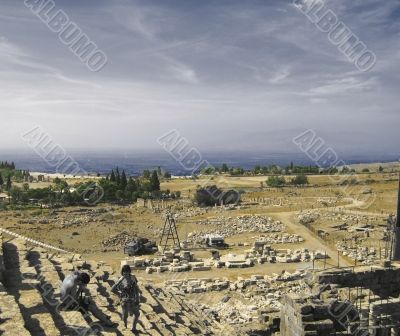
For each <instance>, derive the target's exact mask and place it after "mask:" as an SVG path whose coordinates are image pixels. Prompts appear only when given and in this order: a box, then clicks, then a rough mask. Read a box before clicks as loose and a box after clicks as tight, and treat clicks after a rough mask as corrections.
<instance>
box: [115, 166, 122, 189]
mask: <svg viewBox="0 0 400 336" xmlns="http://www.w3.org/2000/svg"><path fill="white" fill-rule="evenodd" d="M115 182H117V185H120V184H121V174H120V173H119V169H118V167H117V170H116V171H115Z"/></svg>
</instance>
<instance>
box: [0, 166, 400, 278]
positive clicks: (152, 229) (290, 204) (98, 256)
mask: <svg viewBox="0 0 400 336" xmlns="http://www.w3.org/2000/svg"><path fill="white" fill-rule="evenodd" d="M223 178H224V179H225V181H224V183H225V184H224V186H228V187H229V188H241V189H243V190H244V191H245V194H243V200H244V201H245V202H249V204H248V205H247V206H244V207H242V208H241V209H237V210H233V211H222V210H221V209H219V208H213V209H209V211H208V212H207V213H204V214H200V215H196V216H193V217H191V218H189V219H185V220H182V221H181V222H178V231H179V234H180V236H181V237H183V238H182V239H184V237H186V236H187V234H188V233H189V232H192V231H193V230H196V229H199V227H198V226H197V225H196V224H195V221H196V220H198V219H204V218H215V217H218V216H221V215H222V216H224V217H225V216H226V217H236V216H240V215H243V214H253V215H254V214H258V215H265V216H270V217H272V218H274V219H279V220H281V221H282V222H283V223H284V224H285V225H286V227H287V232H289V233H297V234H300V235H301V236H303V238H304V239H305V242H304V243H302V244H295V245H290V246H282V245H277V246H275V247H276V248H284V247H286V248H292V249H297V248H302V247H305V248H308V249H309V250H321V251H326V252H327V254H328V255H329V256H330V257H331V259H330V260H328V261H327V264H326V265H325V266H326V267H329V266H330V265H337V263H338V253H337V251H336V249H335V247H334V242H335V237H336V236H335V235H332V236H331V243H330V244H327V242H325V241H323V240H322V239H320V238H319V237H317V236H316V235H315V234H313V233H312V232H311V231H309V230H308V229H307V228H305V227H304V226H302V225H300V224H299V223H298V222H297V220H296V218H295V214H296V212H298V211H305V210H307V209H326V210H329V209H330V210H337V209H344V210H345V211H346V212H348V213H352V214H367V215H370V216H375V217H376V216H380V218H382V221H384V219H385V218H387V215H388V214H389V213H392V212H395V209H396V201H397V186H398V181H397V174H395V173H385V174H377V173H371V174H360V175H357V178H358V180H359V181H361V182H362V183H364V184H362V185H358V186H356V187H355V188H352V189H347V190H346V189H345V188H343V187H341V186H338V185H335V183H334V182H333V181H332V179H331V178H330V177H327V176H310V178H309V180H310V183H311V185H312V186H310V187H306V188H295V187H285V188H283V189H282V190H276V189H269V188H261V185H260V182H265V181H266V179H267V177H265V176H256V177H223ZM367 180H373V181H374V182H372V183H371V182H370V183H368V184H365V182H366V181H367ZM206 181H207V180H205V179H201V178H200V179H198V180H191V179H174V180H171V181H164V182H163V183H162V189H167V188H168V189H170V190H172V191H174V190H181V191H183V195H184V197H189V195H192V196H193V194H194V190H195V189H196V186H197V185H202V183H205V182H206ZM222 182H223V181H221V180H220V179H218V178H216V179H214V180H212V181H208V182H207V183H208V184H214V183H215V184H218V183H222ZM365 186H367V187H368V188H370V189H371V192H372V194H373V195H374V196H375V198H374V202H373V203H371V204H369V205H368V206H367V207H365V208H364V207H363V205H364V203H363V199H362V198H361V199H360V198H359V196H360V195H359V192H360V190H362V189H361V188H362V187H365ZM327 198H328V199H333V200H334V201H335V202H334V203H333V204H330V205H321V202H320V201H321V199H327ZM254 199H267V203H266V204H260V203H258V202H253V203H252V201H254ZM268 200H270V201H268ZM188 202H189V203H190V201H189V200H185V202H180V206H183V205H182V204H183V203H185V204H188ZM268 202H269V203H268ZM181 203H182V204H181ZM185 206H186V207H187V205H185ZM100 208H102V209H104V212H103V213H99V214H95V215H94V216H93V217H90V216H86V215H85V211H86V210H88V209H89V210H93V209H100ZM163 224H164V222H163V219H162V218H161V214H160V213H154V212H153V211H151V210H148V209H144V208H136V206H135V205H131V206H116V205H101V206H99V207H96V208H83V212H82V208H77V207H71V208H65V209H61V210H60V211H55V212H54V211H52V210H48V209H43V210H40V209H25V210H14V211H11V210H9V211H3V212H2V216H1V217H0V225H1V227H3V228H8V229H10V230H13V231H15V232H18V233H20V234H23V235H26V236H28V237H30V238H33V239H37V240H40V241H44V242H46V243H49V244H53V245H55V246H58V247H61V248H63V249H66V250H70V251H75V252H77V253H81V254H83V255H84V257H85V258H87V259H94V260H103V261H106V262H108V263H110V264H111V265H112V266H113V267H114V268H115V270H118V269H119V266H120V262H121V260H122V259H124V258H125V255H124V254H123V252H122V251H121V250H118V251H105V250H104V247H103V246H102V244H101V242H102V241H103V240H104V239H107V238H109V237H110V236H113V235H115V234H118V233H120V232H122V231H127V232H128V233H129V234H131V235H136V236H144V237H147V238H149V239H152V240H154V241H156V242H158V241H159V239H160V236H159V230H160V229H161V228H162V227H163ZM318 225H319V226H320V227H328V226H329V225H332V223H324V222H319V223H318ZM214 227H215V226H213V225H210V226H206V227H204V226H201V230H203V231H204V232H207V230H209V229H212V228H214ZM255 236H256V234H254V233H251V234H250V233H249V234H241V235H237V236H234V237H231V238H228V239H227V242H228V243H236V242H240V241H244V242H248V243H250V244H252V243H253V242H254V240H255ZM340 238H341V236H340V234H338V236H337V239H340ZM246 249H249V247H234V248H231V249H230V250H227V251H224V252H223V253H243V252H244V250H246ZM194 252H195V254H196V256H198V257H202V258H208V257H209V256H210V251H209V250H205V249H203V250H195V251H194ZM339 264H340V265H349V264H351V262H350V260H348V259H346V258H344V257H342V256H339ZM311 266H312V265H310V264H305V263H295V264H264V265H257V266H255V267H252V268H245V269H223V270H218V269H216V270H212V271H209V272H197V273H195V272H190V273H185V274H183V275H182V276H183V277H189V278H194V277H228V278H230V279H236V278H237V277H238V276H244V277H247V276H250V275H252V274H271V273H280V272H282V271H283V270H286V271H294V270H296V269H299V268H305V267H311ZM315 267H323V263H317V264H316V265H315ZM138 275H139V276H140V277H143V278H145V279H146V281H163V280H165V279H166V278H168V277H169V275H168V274H166V275H164V274H162V275H154V274H152V275H146V274H145V273H144V272H142V271H140V272H138Z"/></svg>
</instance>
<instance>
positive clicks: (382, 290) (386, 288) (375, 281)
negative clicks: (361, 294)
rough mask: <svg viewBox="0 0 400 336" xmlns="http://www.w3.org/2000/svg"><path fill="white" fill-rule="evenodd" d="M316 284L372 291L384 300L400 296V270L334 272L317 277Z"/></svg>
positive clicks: (381, 268) (370, 268)
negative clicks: (361, 288)
mask: <svg viewBox="0 0 400 336" xmlns="http://www.w3.org/2000/svg"><path fill="white" fill-rule="evenodd" d="M316 283H319V284H321V285H324V284H336V285H338V286H340V287H350V288H355V287H363V288H368V289H371V291H373V292H374V294H376V295H379V296H380V297H382V298H387V297H389V296H391V297H398V296H399V295H400V268H391V269H390V268H383V267H369V268H367V269H361V270H360V271H357V272H352V271H343V270H339V271H334V272H325V273H322V274H320V275H318V276H317V278H316Z"/></svg>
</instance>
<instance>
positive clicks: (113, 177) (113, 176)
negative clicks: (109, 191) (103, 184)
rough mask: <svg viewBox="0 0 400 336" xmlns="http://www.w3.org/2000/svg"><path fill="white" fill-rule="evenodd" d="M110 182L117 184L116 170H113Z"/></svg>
mask: <svg viewBox="0 0 400 336" xmlns="http://www.w3.org/2000/svg"><path fill="white" fill-rule="evenodd" d="M110 181H111V182H115V181H116V178H115V173H114V169H113V170H111V175H110Z"/></svg>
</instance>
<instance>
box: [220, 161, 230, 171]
mask: <svg viewBox="0 0 400 336" xmlns="http://www.w3.org/2000/svg"><path fill="white" fill-rule="evenodd" d="M221 171H222V172H223V173H226V172H228V171H229V167H228V165H227V164H226V163H223V164H222V166H221Z"/></svg>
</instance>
